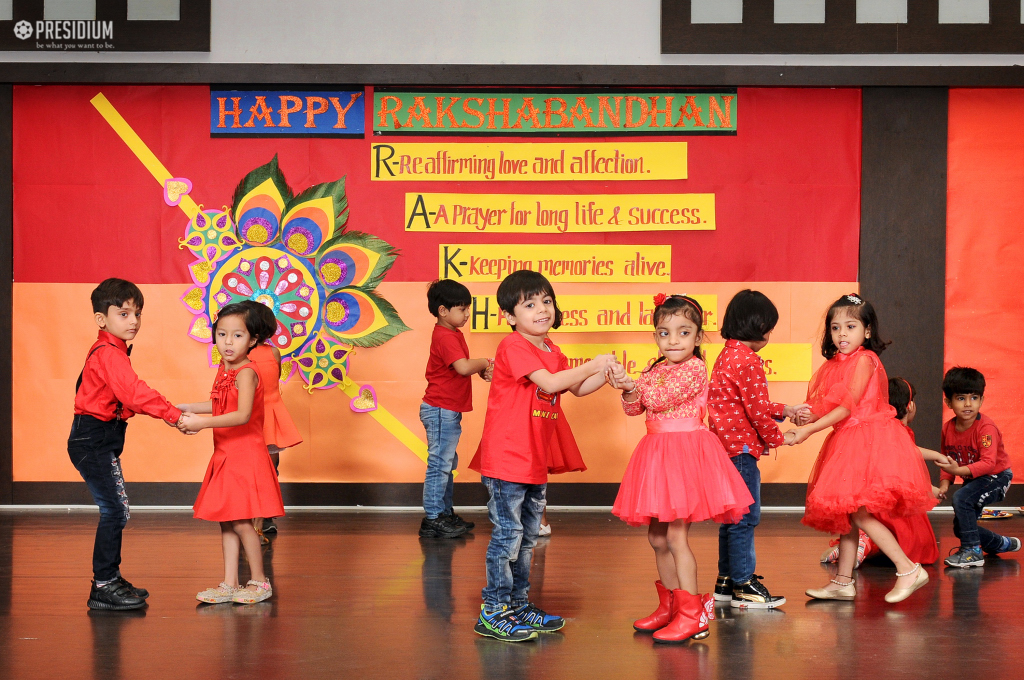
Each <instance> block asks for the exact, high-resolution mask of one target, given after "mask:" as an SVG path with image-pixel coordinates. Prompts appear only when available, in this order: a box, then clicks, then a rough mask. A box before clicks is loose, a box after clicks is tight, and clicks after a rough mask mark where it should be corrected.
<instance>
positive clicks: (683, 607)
mask: <svg viewBox="0 0 1024 680" xmlns="http://www.w3.org/2000/svg"><path fill="white" fill-rule="evenodd" d="M713 618H715V601H714V599H713V598H712V597H711V595H705V596H703V597H701V596H700V595H691V594H690V593H688V592H686V591H685V590H673V591H672V621H671V622H670V623H669V624H668V625H667V626H665V627H664V628H662V629H661V630H659V631H657V632H656V633H655V634H654V641H655V642H685V641H686V640H689V639H690V638H694V639H696V640H701V639H703V638H706V637H707V636H708V635H709V634H710V631H709V630H708V621H710V620H711V619H713Z"/></svg>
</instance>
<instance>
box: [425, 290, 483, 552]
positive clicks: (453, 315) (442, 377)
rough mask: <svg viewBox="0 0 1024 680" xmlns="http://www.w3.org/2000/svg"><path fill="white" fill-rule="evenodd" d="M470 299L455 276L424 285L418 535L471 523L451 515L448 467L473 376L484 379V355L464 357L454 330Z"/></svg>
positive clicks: (449, 532) (439, 534)
mask: <svg viewBox="0 0 1024 680" xmlns="http://www.w3.org/2000/svg"><path fill="white" fill-rule="evenodd" d="M472 302H473V298H472V296H471V295H470V293H469V289H468V288H466V287H465V286H464V285H462V284H461V283H459V282H458V281H452V280H451V279H440V280H438V281H434V282H433V283H432V284H430V288H428V289H427V307H429V309H430V313H431V314H433V315H434V318H436V319H437V324H436V325H435V326H434V333H433V335H431V337H430V358H429V359H427V373H426V377H427V391H426V393H425V394H424V395H423V403H422V404H420V422H422V423H423V429H424V430H425V431H426V433H427V474H426V478H425V479H424V480H423V511H424V512H426V513H427V516H426V517H424V518H423V521H422V522H420V536H423V537H425V538H455V537H457V536H461V535H462V534H464V533H466V532H467V531H469V530H470V529H472V528H473V527H474V526H475V525H474V523H473V522H467V521H465V520H463V519H462V518H461V517H459V516H458V515H456V514H455V510H454V509H453V508H452V494H453V492H454V490H455V475H454V474H453V473H452V471H453V470H455V469H457V468H458V467H459V454H458V453H457V452H456V449H457V448H458V446H459V437H460V436H462V414H463V413H467V412H469V411H472V410H473V378H472V376H473V375H474V374H475V375H479V376H480V377H481V378H483V379H484V380H488V379H489V376H488V375H487V369H488V367H489V366H490V363H491V362H490V360H488V359H470V358H469V345H467V344H466V338H465V336H463V335H462V331H460V330H459V329H460V328H462V327H463V326H465V325H466V322H467V321H469V306H470V304H471V303H472Z"/></svg>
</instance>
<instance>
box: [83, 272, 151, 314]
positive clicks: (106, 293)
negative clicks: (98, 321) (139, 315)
mask: <svg viewBox="0 0 1024 680" xmlns="http://www.w3.org/2000/svg"><path fill="white" fill-rule="evenodd" d="M128 301H131V302H134V303H135V306H136V307H138V308H139V311H142V306H143V305H144V304H145V303H146V301H145V300H144V299H143V297H142V291H141V290H139V287H138V286H136V285H135V284H134V283H132V282H131V281H125V280H124V279H107V280H106V281H104V282H103V283H101V284H100V285H98V286H96V288H94V289H93V291H92V311H93V312H94V313H98V314H106V313H107V310H109V309H110V308H111V307H120V306H121V305H123V304H124V303H126V302H128Z"/></svg>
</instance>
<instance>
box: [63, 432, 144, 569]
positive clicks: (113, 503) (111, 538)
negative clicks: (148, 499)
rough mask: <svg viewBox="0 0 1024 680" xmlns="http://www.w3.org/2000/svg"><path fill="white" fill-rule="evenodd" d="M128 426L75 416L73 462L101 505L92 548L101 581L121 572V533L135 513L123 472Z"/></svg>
mask: <svg viewBox="0 0 1024 680" xmlns="http://www.w3.org/2000/svg"><path fill="white" fill-rule="evenodd" d="M127 426H128V424H127V423H126V422H125V421H123V420H111V421H109V422H108V421H103V420H100V419H99V418H94V417H92V416H75V420H74V422H73V423H72V425H71V435H70V436H69V437H68V455H69V456H70V457H71V464H72V465H74V466H75V469H76V470H78V473H79V474H80V475H82V479H84V480H85V484H86V486H88V487H89V493H91V494H92V498H93V500H94V501H95V502H96V505H97V506H98V507H99V509H100V523H99V526H97V527H96V542H95V543H94V545H93V550H92V572H93V578H95V579H96V580H97V581H109V580H111V579H114V578H117V576H118V574H119V573H120V571H119V567H120V566H121V533H122V532H123V531H124V525H125V524H126V523H127V522H128V518H129V517H130V516H131V515H130V514H129V506H128V494H127V493H126V492H125V490H124V475H122V474H121V452H122V451H123V450H124V432H125V429H126V428H127Z"/></svg>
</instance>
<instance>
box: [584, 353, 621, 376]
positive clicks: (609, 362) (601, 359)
mask: <svg viewBox="0 0 1024 680" xmlns="http://www.w3.org/2000/svg"><path fill="white" fill-rule="evenodd" d="M590 362H591V363H592V364H593V366H594V368H595V369H596V370H595V371H594V373H604V372H605V371H606V370H607V369H608V368H610V367H612V366H614V365H618V363H619V362H618V360H617V359H616V358H615V355H614V354H598V355H597V356H596V357H594V358H593V359H591V360H590Z"/></svg>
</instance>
